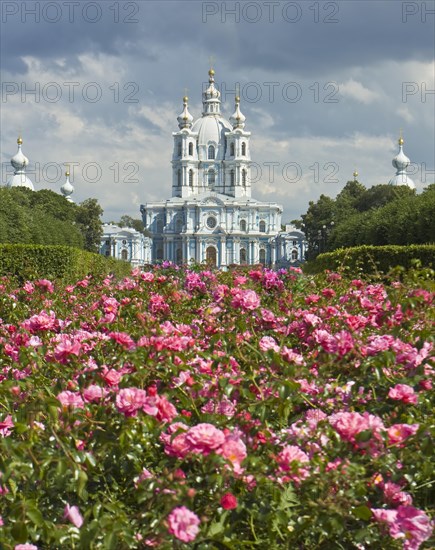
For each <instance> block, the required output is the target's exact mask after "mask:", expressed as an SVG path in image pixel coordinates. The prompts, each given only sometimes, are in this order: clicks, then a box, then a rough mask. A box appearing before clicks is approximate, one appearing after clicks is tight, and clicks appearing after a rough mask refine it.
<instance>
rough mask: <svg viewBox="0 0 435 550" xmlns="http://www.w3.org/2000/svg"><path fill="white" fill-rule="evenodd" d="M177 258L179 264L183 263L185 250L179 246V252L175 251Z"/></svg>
mask: <svg viewBox="0 0 435 550" xmlns="http://www.w3.org/2000/svg"><path fill="white" fill-rule="evenodd" d="M175 259H176V262H177V264H181V263H182V262H183V251H182V250H181V248H177V252H176V253H175Z"/></svg>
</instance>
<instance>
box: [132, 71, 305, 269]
mask: <svg viewBox="0 0 435 550" xmlns="http://www.w3.org/2000/svg"><path fill="white" fill-rule="evenodd" d="M183 106H184V107H183V112H182V113H181V114H180V116H179V117H178V127H179V130H178V131H176V132H174V133H173V138H174V150H173V155H172V197H171V198H170V199H167V200H166V201H162V202H154V203H147V204H144V205H142V206H141V213H142V218H143V222H144V226H145V228H146V229H147V230H148V231H149V232H150V233H151V235H152V252H151V255H152V261H153V262H159V261H163V260H169V261H172V262H174V263H178V264H189V263H192V262H195V263H203V262H207V263H209V264H212V265H214V266H216V267H219V268H225V267H227V266H229V265H231V264H258V263H262V264H265V265H269V266H276V265H282V264H285V263H296V262H300V261H301V260H302V259H303V257H304V256H303V253H304V245H303V241H304V236H303V234H302V233H301V232H298V235H296V234H293V232H292V233H291V234H289V233H288V232H287V231H282V230H281V216H282V206H281V205H280V204H277V203H275V202H268V203H266V202H260V201H258V200H256V199H254V198H253V197H252V195H251V191H252V189H251V151H250V139H251V133H250V132H248V131H246V130H245V120H246V119H245V116H244V115H243V114H242V112H241V111H240V98H239V97H236V98H235V112H234V114H233V115H232V116H231V117H230V119H229V120H227V119H225V118H224V117H223V116H222V114H221V111H220V106H221V102H220V92H219V91H218V90H217V88H216V86H215V83H214V71H213V70H212V69H211V70H210V71H209V85H208V88H207V89H206V90H205V92H203V111H202V116H201V117H200V118H198V119H197V120H196V121H194V119H193V116H192V115H191V114H190V112H189V110H188V98H187V97H184V98H183ZM296 241H297V242H298V244H295V245H293V242H296ZM295 251H297V252H298V257H297V259H296V257H295Z"/></svg>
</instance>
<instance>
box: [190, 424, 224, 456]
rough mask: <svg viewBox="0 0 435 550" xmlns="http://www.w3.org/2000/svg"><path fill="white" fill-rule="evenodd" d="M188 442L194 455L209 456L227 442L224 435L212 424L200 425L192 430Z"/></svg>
mask: <svg viewBox="0 0 435 550" xmlns="http://www.w3.org/2000/svg"><path fill="white" fill-rule="evenodd" d="M186 441H187V443H188V444H189V445H190V447H191V450H192V451H193V452H194V453H199V454H209V453H210V452H211V451H213V450H215V449H217V448H219V447H220V446H221V445H222V443H223V442H224V441H225V435H224V433H223V432H222V431H221V430H219V429H218V428H215V426H213V425H212V424H207V423H203V424H198V425H196V426H193V428H190V430H189V431H188V432H187V435H186Z"/></svg>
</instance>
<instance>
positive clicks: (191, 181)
mask: <svg viewBox="0 0 435 550" xmlns="http://www.w3.org/2000/svg"><path fill="white" fill-rule="evenodd" d="M189 186H190V187H193V170H192V169H190V170H189Z"/></svg>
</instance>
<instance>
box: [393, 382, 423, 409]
mask: <svg viewBox="0 0 435 550" xmlns="http://www.w3.org/2000/svg"><path fill="white" fill-rule="evenodd" d="M388 397H390V398H391V399H395V400H396V401H402V403H405V404H406V405H417V403H418V396H417V394H416V393H415V391H414V388H411V386H408V384H396V385H395V386H394V388H390V391H389V392H388Z"/></svg>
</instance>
